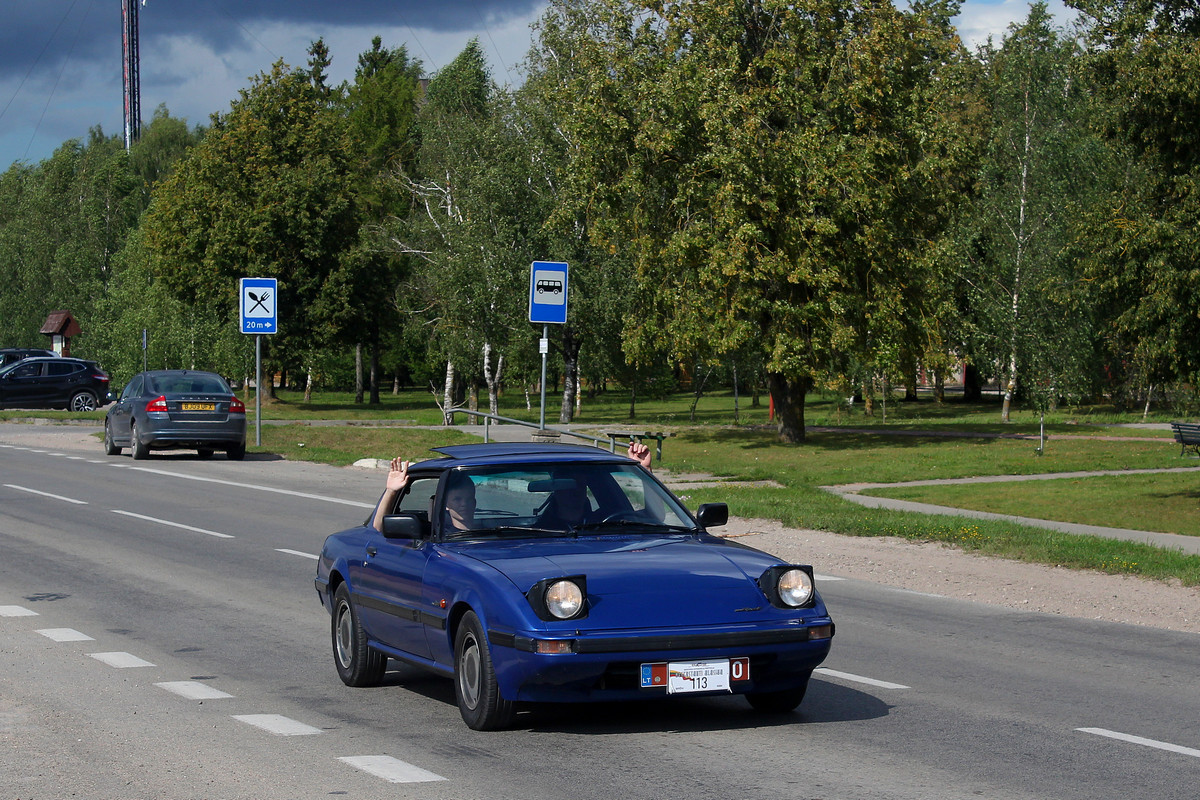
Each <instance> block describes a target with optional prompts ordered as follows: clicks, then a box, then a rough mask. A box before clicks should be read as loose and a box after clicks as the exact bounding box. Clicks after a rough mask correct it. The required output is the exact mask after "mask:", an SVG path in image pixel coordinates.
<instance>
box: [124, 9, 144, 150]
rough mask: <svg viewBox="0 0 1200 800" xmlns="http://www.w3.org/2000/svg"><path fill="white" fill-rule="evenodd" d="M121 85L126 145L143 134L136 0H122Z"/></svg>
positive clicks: (130, 145)
mask: <svg viewBox="0 0 1200 800" xmlns="http://www.w3.org/2000/svg"><path fill="white" fill-rule="evenodd" d="M121 23H122V27H121V55H122V58H123V64H122V71H121V88H122V89H123V90H124V93H125V149H126V150H128V149H129V148H130V147H132V146H133V143H134V142H136V141H137V140H138V137H139V136H141V135H142V78H141V65H140V56H139V55H138V0H121Z"/></svg>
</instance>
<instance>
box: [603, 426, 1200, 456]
mask: <svg viewBox="0 0 1200 800" xmlns="http://www.w3.org/2000/svg"><path fill="white" fill-rule="evenodd" d="M1198 427H1200V426H1198ZM604 435H605V436H607V437H608V438H609V439H611V440H612V443H613V447H616V444H617V439H628V440H629V441H631V442H641V441H642V440H643V439H654V440H655V441H656V442H657V443H658V445H657V446H656V447H655V453H654V455H655V458H656V459H657V460H658V461H662V444H663V439H666V438H667V437H668V436H674V435H675V434H673V433H667V432H664V431H604Z"/></svg>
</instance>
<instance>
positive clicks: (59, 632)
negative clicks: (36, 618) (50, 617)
mask: <svg viewBox="0 0 1200 800" xmlns="http://www.w3.org/2000/svg"><path fill="white" fill-rule="evenodd" d="M38 633H40V634H41V635H42V636H45V637H46V638H47V639H50V640H51V641H55V642H94V641H96V640H95V639H93V638H92V637H91V636H88V635H87V634H86V633H80V632H79V631H77V630H75V629H74V628H42V629H41V630H40V631H38Z"/></svg>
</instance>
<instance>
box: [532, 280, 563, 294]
mask: <svg viewBox="0 0 1200 800" xmlns="http://www.w3.org/2000/svg"><path fill="white" fill-rule="evenodd" d="M543 292H554V293H555V294H562V281H551V280H540V281H538V282H537V293H538V294H542V293H543Z"/></svg>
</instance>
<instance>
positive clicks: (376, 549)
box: [367, 545, 379, 556]
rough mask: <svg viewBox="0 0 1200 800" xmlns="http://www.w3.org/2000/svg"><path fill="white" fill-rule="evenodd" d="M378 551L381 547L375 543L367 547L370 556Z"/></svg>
mask: <svg viewBox="0 0 1200 800" xmlns="http://www.w3.org/2000/svg"><path fill="white" fill-rule="evenodd" d="M378 552H379V548H377V547H376V546H375V545H370V546H369V547H367V555H369V556H373V555H375V554H376V553H378Z"/></svg>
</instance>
